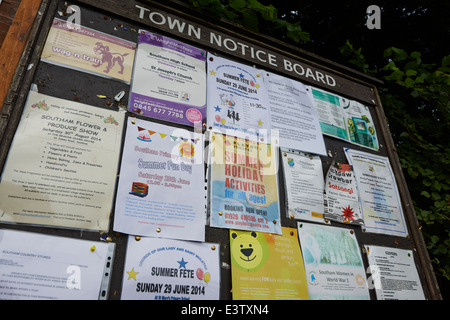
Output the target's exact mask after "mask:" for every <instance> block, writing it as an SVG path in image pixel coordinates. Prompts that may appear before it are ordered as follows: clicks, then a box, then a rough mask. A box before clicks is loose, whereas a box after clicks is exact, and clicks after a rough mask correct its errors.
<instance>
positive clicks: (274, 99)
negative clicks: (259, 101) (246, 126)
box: [264, 73, 326, 155]
mask: <svg viewBox="0 0 450 320" xmlns="http://www.w3.org/2000/svg"><path fill="white" fill-rule="evenodd" d="M264 81H265V83H266V87H267V92H268V98H269V100H268V101H269V104H270V118H271V130H272V131H271V135H272V138H273V137H274V136H277V137H278V140H279V145H280V147H281V148H291V149H296V150H301V151H304V152H309V153H314V154H320V155H326V150H325V143H324V140H323V135H322V130H321V129H320V124H319V120H318V117H317V112H316V108H315V107H314V102H313V97H312V93H311V89H310V88H308V87H306V86H305V85H303V84H302V83H301V82H298V81H295V80H292V79H289V78H286V77H283V76H279V75H277V74H275V73H267V76H266V77H264Z"/></svg>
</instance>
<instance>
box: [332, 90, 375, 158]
mask: <svg viewBox="0 0 450 320" xmlns="http://www.w3.org/2000/svg"><path fill="white" fill-rule="evenodd" d="M341 103H342V109H343V110H344V113H345V119H346V121H347V132H348V137H349V141H350V142H351V143H354V144H357V145H360V146H364V147H367V148H370V149H373V150H378V149H379V145H378V139H377V134H376V131H375V125H374V123H373V120H372V116H371V115H370V110H369V107H367V106H365V105H363V104H362V103H359V102H357V101H354V100H349V99H343V98H341Z"/></svg>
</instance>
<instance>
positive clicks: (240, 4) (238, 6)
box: [228, 0, 246, 10]
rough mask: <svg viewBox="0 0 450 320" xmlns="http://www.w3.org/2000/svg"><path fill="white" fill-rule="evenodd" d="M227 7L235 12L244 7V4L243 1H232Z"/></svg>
mask: <svg viewBox="0 0 450 320" xmlns="http://www.w3.org/2000/svg"><path fill="white" fill-rule="evenodd" d="M228 5H229V6H230V7H232V8H233V9H235V10H239V9H242V8H244V7H245V5H246V2H245V0H232V1H231V2H230V3H229V4H228Z"/></svg>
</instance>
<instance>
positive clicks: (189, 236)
mask: <svg viewBox="0 0 450 320" xmlns="http://www.w3.org/2000/svg"><path fill="white" fill-rule="evenodd" d="M204 187H205V180H204V164H203V135H202V134H195V133H193V132H191V131H188V130H186V129H180V128H174V127H170V126H166V125H162V124H158V123H154V122H150V121H146V120H141V119H136V118H129V119H128V123H127V131H126V136H125V144H124V148H123V155H122V164H121V168H120V177H119V186H118V188H117V196H116V209H115V216H114V230H115V231H119V232H124V233H128V234H135V235H141V236H151V237H163V238H172V239H183V240H196V241H204V240H205V223H206V213H205V210H206V208H205V205H206V200H205V196H206V193H205V189H204Z"/></svg>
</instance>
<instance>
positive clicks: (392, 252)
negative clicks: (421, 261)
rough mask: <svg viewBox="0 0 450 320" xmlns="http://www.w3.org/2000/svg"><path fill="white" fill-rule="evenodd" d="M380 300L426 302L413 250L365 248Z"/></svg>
mask: <svg viewBox="0 0 450 320" xmlns="http://www.w3.org/2000/svg"><path fill="white" fill-rule="evenodd" d="M365 249H366V252H367V257H368V260H369V265H370V270H371V273H372V276H371V278H372V281H373V285H374V287H375V293H376V295H377V299H378V300H425V296H424V293H423V290H422V285H421V283H420V279H419V274H418V273H417V269H416V266H415V264H414V257H413V251H412V250H404V249H396V248H387V247H378V246H372V245H371V246H368V245H366V246H365Z"/></svg>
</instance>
